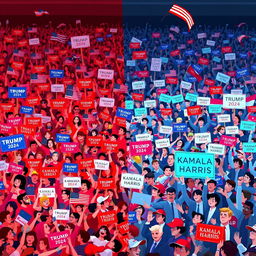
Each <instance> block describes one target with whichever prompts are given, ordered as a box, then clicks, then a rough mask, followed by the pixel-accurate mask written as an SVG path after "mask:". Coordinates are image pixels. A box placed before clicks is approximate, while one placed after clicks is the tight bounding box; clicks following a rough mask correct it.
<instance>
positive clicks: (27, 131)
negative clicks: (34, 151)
mask: <svg viewBox="0 0 256 256" xmlns="http://www.w3.org/2000/svg"><path fill="white" fill-rule="evenodd" d="M19 130H20V133H23V134H24V135H34V134H35V133H36V128H35V127H33V126H29V125H21V126H19Z"/></svg>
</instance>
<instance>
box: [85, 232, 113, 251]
mask: <svg viewBox="0 0 256 256" xmlns="http://www.w3.org/2000/svg"><path fill="white" fill-rule="evenodd" d="M90 241H91V242H92V243H93V244H94V245H96V246H105V245H106V244H107V243H108V241H107V240H103V241H102V240H100V239H99V238H98V237H96V236H91V237H90ZM111 252H112V251H111ZM99 254H100V256H110V255H112V254H110V252H109V250H108V249H106V250H105V251H103V252H101V253H99Z"/></svg>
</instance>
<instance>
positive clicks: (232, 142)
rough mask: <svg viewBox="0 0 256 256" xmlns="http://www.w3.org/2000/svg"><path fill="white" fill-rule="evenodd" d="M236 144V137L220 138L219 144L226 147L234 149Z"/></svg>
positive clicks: (224, 136) (222, 136)
mask: <svg viewBox="0 0 256 256" xmlns="http://www.w3.org/2000/svg"><path fill="white" fill-rule="evenodd" d="M236 143H237V138H236V137H231V136H226V135H221V137H220V144H222V145H225V146H228V147H234V146H235V145H236Z"/></svg>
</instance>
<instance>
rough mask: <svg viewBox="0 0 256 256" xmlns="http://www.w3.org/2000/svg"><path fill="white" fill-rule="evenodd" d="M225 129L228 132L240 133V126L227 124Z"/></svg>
mask: <svg viewBox="0 0 256 256" xmlns="http://www.w3.org/2000/svg"><path fill="white" fill-rule="evenodd" d="M225 130H226V134H238V133H239V129H238V126H226V127H225Z"/></svg>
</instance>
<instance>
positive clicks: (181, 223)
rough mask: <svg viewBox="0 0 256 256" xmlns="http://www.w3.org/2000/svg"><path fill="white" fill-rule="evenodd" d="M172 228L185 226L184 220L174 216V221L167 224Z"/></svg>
mask: <svg viewBox="0 0 256 256" xmlns="http://www.w3.org/2000/svg"><path fill="white" fill-rule="evenodd" d="M167 225H168V226H169V227H170V228H176V227H184V221H183V220H182V219H179V218H174V219H173V220H172V222H170V223H168V224H167Z"/></svg>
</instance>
